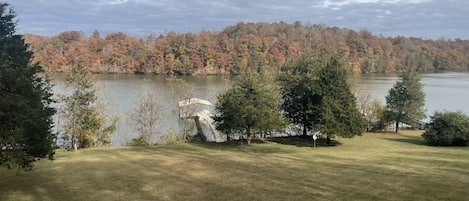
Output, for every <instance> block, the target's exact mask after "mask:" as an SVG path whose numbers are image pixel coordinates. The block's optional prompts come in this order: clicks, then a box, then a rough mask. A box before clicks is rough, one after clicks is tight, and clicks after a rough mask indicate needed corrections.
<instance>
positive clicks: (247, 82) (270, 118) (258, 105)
mask: <svg viewBox="0 0 469 201" xmlns="http://www.w3.org/2000/svg"><path fill="white" fill-rule="evenodd" d="M276 94H277V93H276V92H275V91H274V90H273V89H271V88H269V87H268V86H266V85H265V84H263V83H262V82H261V81H259V79H258V78H257V77H255V76H244V77H242V78H241V79H240V80H238V81H237V82H236V83H235V84H234V86H233V87H232V88H231V89H229V90H228V91H227V92H225V93H223V94H220V95H219V96H218V97H217V100H218V101H217V104H216V105H215V110H216V112H215V115H214V117H213V119H214V121H215V125H216V128H217V130H220V131H222V132H224V133H225V134H227V135H230V134H240V135H242V136H245V137H246V139H247V143H248V144H250V143H251V138H252V137H253V136H254V135H255V132H261V133H267V132H269V131H273V130H280V129H283V128H285V125H286V121H285V120H284V119H283V118H282V117H281V115H280V112H279V109H280V106H279V97H278V96H277V95H276Z"/></svg>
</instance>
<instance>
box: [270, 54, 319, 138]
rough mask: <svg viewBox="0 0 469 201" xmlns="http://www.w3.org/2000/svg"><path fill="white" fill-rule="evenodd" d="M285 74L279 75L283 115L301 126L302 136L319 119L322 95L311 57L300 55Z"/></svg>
mask: <svg viewBox="0 0 469 201" xmlns="http://www.w3.org/2000/svg"><path fill="white" fill-rule="evenodd" d="M287 69H289V71H288V72H285V74H283V75H280V76H279V78H278V80H279V82H280V91H281V93H282V103H281V106H282V110H283V115H284V116H285V117H286V118H288V119H290V121H291V122H292V123H293V124H297V125H300V126H301V127H302V128H303V136H306V135H307V133H308V130H311V129H312V128H313V125H315V124H317V123H318V120H319V118H318V117H319V115H318V113H319V106H320V103H321V99H322V96H321V95H320V90H319V87H318V85H317V76H316V73H315V72H314V69H315V67H314V61H313V60H312V59H311V57H301V58H300V59H299V60H298V61H295V62H293V63H292V64H291V66H289V67H287Z"/></svg>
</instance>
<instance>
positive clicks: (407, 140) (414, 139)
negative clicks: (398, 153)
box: [384, 135, 427, 146]
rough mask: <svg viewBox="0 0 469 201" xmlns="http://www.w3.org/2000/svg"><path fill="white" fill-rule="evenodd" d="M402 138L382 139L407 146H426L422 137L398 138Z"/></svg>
mask: <svg viewBox="0 0 469 201" xmlns="http://www.w3.org/2000/svg"><path fill="white" fill-rule="evenodd" d="M400 137H402V138H384V139H386V140H390V141H395V142H403V143H408V144H415V145H425V146H426V145H427V144H426V143H425V141H424V140H423V138H422V137H420V136H402V135H401V136H400Z"/></svg>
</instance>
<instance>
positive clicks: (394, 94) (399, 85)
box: [386, 70, 425, 133]
mask: <svg viewBox="0 0 469 201" xmlns="http://www.w3.org/2000/svg"><path fill="white" fill-rule="evenodd" d="M424 106H425V93H424V92H423V85H422V83H421V82H420V77H419V76H418V75H417V73H416V72H414V71H411V70H407V71H405V72H404V73H403V74H402V75H401V76H400V79H399V81H397V82H396V84H394V86H393V88H391V89H390V90H389V94H388V95H387V96H386V109H387V111H388V112H389V114H390V116H391V118H392V119H393V120H394V121H395V123H396V133H397V132H398V131H399V123H406V124H409V125H411V126H414V127H415V126H416V124H417V122H418V120H421V119H423V118H425V111H424Z"/></svg>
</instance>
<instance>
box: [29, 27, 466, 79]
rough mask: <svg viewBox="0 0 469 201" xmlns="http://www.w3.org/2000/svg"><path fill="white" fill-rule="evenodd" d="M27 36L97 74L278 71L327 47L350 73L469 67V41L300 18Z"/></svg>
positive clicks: (48, 62) (53, 66)
mask: <svg viewBox="0 0 469 201" xmlns="http://www.w3.org/2000/svg"><path fill="white" fill-rule="evenodd" d="M123 31H125V30H123ZM25 40H26V42H27V43H29V44H30V48H31V50H32V51H33V52H34V55H35V58H34V60H35V61H38V62H40V63H41V65H43V66H44V67H45V68H46V70H48V71H55V72H68V71H70V69H71V67H72V66H73V65H74V64H77V63H80V64H81V65H82V66H87V68H88V70H90V71H91V72H95V73H148V74H151V73H155V74H181V75H195V74H220V75H221V74H244V73H250V72H259V73H277V72H280V70H281V69H282V68H284V67H285V66H287V65H286V64H287V63H288V62H290V61H291V60H294V59H295V58H298V57H299V56H301V55H305V54H308V55H311V56H313V57H314V56H315V55H320V54H322V53H324V52H328V53H333V54H338V53H340V54H343V55H345V58H348V60H349V62H350V64H351V65H349V68H350V69H349V70H350V72H353V73H389V72H402V71H404V70H405V69H408V68H411V69H415V70H417V71H419V72H438V71H468V70H469V40H462V39H438V40H427V39H422V38H414V37H403V36H396V37H384V36H376V35H373V34H372V33H370V32H369V31H367V30H360V31H354V30H351V29H346V28H338V27H328V26H325V25H304V24H302V23H300V22H295V23H294V24H288V23H283V22H279V23H243V22H240V23H238V24H236V25H234V26H228V27H226V28H225V29H224V30H222V31H201V32H199V33H176V32H168V33H164V34H160V35H147V36H144V37H133V36H129V35H126V34H124V33H122V32H119V33H111V34H108V35H105V36H102V35H100V33H99V32H98V31H95V32H94V33H93V34H92V35H91V36H86V35H85V34H83V32H80V31H66V32H63V33H60V34H59V35H57V36H53V37H44V36H38V35H25Z"/></svg>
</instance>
